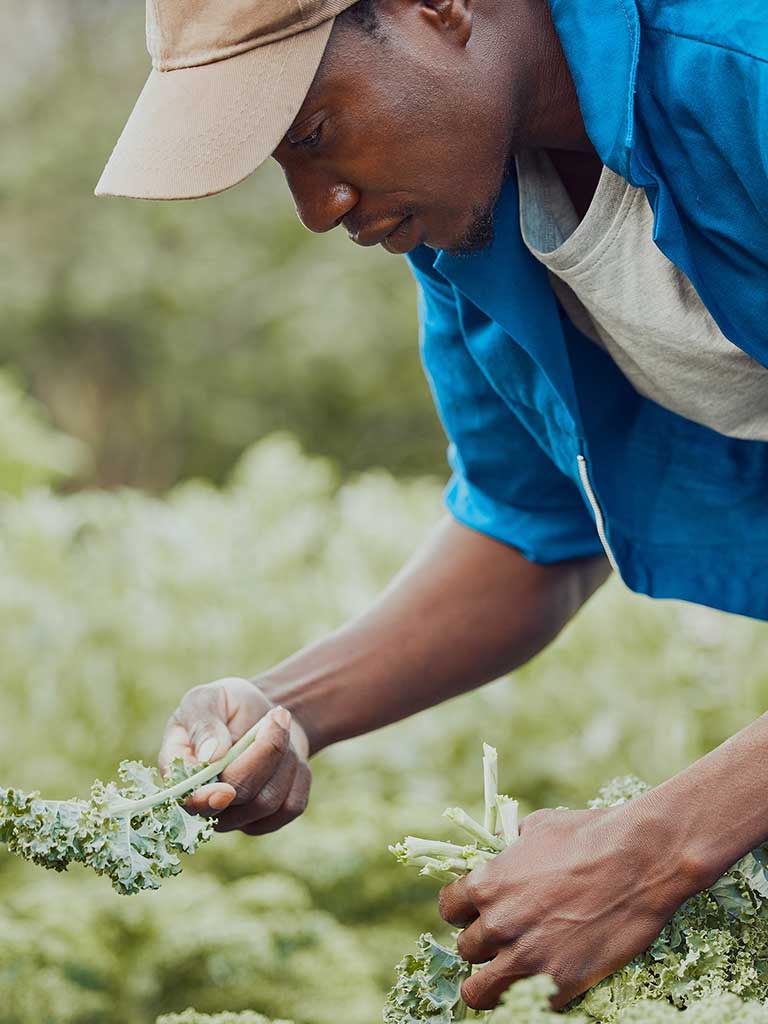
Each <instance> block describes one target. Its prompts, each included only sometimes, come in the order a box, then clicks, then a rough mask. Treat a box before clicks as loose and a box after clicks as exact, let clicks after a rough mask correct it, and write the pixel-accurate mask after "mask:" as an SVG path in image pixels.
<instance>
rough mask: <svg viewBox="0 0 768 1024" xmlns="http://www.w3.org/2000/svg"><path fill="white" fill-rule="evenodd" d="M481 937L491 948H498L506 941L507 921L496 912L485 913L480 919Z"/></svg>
mask: <svg viewBox="0 0 768 1024" xmlns="http://www.w3.org/2000/svg"><path fill="white" fill-rule="evenodd" d="M481 922H482V927H483V936H484V938H485V939H486V941H487V942H489V943H491V945H493V946H499V945H501V944H502V943H503V942H505V941H506V939H507V920H506V917H505V915H504V914H501V913H499V912H498V911H494V910H491V911H486V912H485V913H484V914H483V916H482V918H481Z"/></svg>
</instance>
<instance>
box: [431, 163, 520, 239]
mask: <svg viewBox="0 0 768 1024" xmlns="http://www.w3.org/2000/svg"><path fill="white" fill-rule="evenodd" d="M514 167H515V157H514V154H513V152H512V147H511V146H510V149H509V152H508V153H507V158H506V160H505V161H504V169H503V171H502V173H501V177H500V180H499V183H498V185H497V186H496V188H495V189H494V191H493V192H492V194H491V196H490V198H489V199H488V202H487V203H486V204H485V205H484V206H474V207H473V209H472V220H471V222H470V224H469V227H468V228H467V229H466V231H465V232H464V234H463V235H462V236H461V238H460V239H459V240H458V241H457V242H456V244H455V245H453V246H451V248H450V249H446V252H447V253H448V255H449V256H474V255H476V254H477V253H479V252H482V251H483V249H487V248H488V246H489V245H492V244H493V240H494V237H495V228H494V211H495V210H496V204H497V203H498V201H499V196H500V195H501V190H502V189H503V187H504V184H505V182H506V181H507V179H508V178H509V176H510V175H511V174H512V172H513V170H514Z"/></svg>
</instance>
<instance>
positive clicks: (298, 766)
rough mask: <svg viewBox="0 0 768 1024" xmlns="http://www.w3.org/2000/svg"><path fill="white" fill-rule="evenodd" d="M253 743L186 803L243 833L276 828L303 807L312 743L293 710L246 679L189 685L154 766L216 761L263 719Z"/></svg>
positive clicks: (221, 828) (221, 825) (226, 828)
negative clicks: (156, 764)
mask: <svg viewBox="0 0 768 1024" xmlns="http://www.w3.org/2000/svg"><path fill="white" fill-rule="evenodd" d="M265 717H266V719H267V721H266V722H265V725H264V728H263V730H262V731H261V732H260V733H259V735H258V736H257V738H256V739H255V740H254V742H253V743H252V744H251V746H250V747H249V748H248V749H247V750H246V751H245V752H244V753H243V754H241V755H240V757H238V758H237V759H236V760H235V761H233V762H232V764H231V765H230V766H229V767H228V768H227V769H226V771H225V772H224V773H223V774H222V776H221V778H220V780H219V781H218V782H215V783H210V784H209V785H207V786H202V787H201V788H200V789H198V790H197V791H196V792H195V793H193V794H192V796H190V797H189V799H188V801H187V807H188V808H189V809H190V810H192V811H197V812H198V813H200V814H211V813H213V814H216V815H217V816H218V819H219V823H218V826H217V828H218V830H219V831H221V832H231V831H233V830H234V829H240V830H241V831H242V832H245V833H246V834H247V835H251V836H253V835H263V834H264V833H266V832H274V831H276V830H277V829H279V828H282V827H283V826H284V825H287V824H288V823H289V822H290V821H293V819H294V818H297V817H298V816H299V815H300V814H301V813H302V812H303V810H304V808H305V807H306V805H307V800H308V798H309V789H310V784H311V779H312V775H311V772H310V769H309V765H308V764H307V756H308V751H309V745H308V743H307V738H306V736H305V734H304V730H303V729H302V728H301V726H300V725H299V724H298V722H296V721H295V720H294V719H292V717H291V713H290V712H289V711H288V710H287V709H286V708H282V707H275V705H274V704H273V703H272V702H271V701H270V700H269V699H268V698H267V697H266V696H265V695H264V694H263V693H262V692H261V691H260V690H259V689H258V687H257V686H255V685H254V684H253V683H249V682H248V680H246V679H219V680H217V681H216V682H214V683H207V684H206V685H204V686H196V687H195V688H194V689H192V690H189V692H188V693H186V694H185V696H184V697H183V698H182V701H181V703H180V704H179V706H178V707H177V708H176V710H175V711H174V712H173V714H172V715H171V717H170V718H169V720H168V724H167V725H166V727H165V733H164V735H163V742H162V747H161V749H160V755H159V758H158V760H159V764H160V769H161V771H166V770H167V768H168V766H169V765H170V763H171V762H172V761H173V760H175V759H176V758H178V757H180V758H182V759H183V760H184V761H185V762H186V763H188V764H194V763H195V762H198V761H215V760H217V759H218V758H220V757H223V756H224V754H226V752H227V751H228V750H229V748H230V747H231V746H232V744H233V743H234V742H235V741H236V740H238V739H239V738H240V737H241V736H242V735H243V733H245V732H247V730H248V729H250V727H251V726H252V725H254V723H256V722H258V721H259V720H260V719H262V718H265Z"/></svg>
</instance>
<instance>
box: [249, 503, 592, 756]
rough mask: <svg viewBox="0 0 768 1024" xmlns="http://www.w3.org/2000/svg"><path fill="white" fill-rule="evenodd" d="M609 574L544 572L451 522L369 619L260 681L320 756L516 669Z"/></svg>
mask: <svg viewBox="0 0 768 1024" xmlns="http://www.w3.org/2000/svg"><path fill="white" fill-rule="evenodd" d="M609 571H610V570H609V567H608V565H607V562H606V560H605V559H604V558H590V559H580V560H576V561H572V562H562V563H559V564H556V565H547V566H545V565H537V564H534V563H532V562H529V561H527V560H526V559H525V558H523V557H522V555H520V553H519V552H518V551H516V550H515V549H514V548H511V547H509V546H507V545H505V544H501V543H499V542H498V541H495V540H493V539H492V538H490V537H487V536H485V535H484V534H480V533H477V532H476V531H474V530H470V529H468V528H467V527H465V526H462V525H461V524H460V523H458V522H457V521H456V520H454V519H452V518H446V519H445V520H444V521H443V522H442V523H440V524H439V526H438V527H437V528H436V529H435V531H434V532H433V534H432V535H431V537H430V538H429V540H428V541H427V543H426V544H425V546H424V547H423V548H422V549H421V550H420V551H419V552H418V553H417V554H416V556H415V557H414V558H413V559H412V560H411V561H410V562H409V563H408V564H407V565H406V566H405V567H404V568H403V569H402V571H401V572H400V573H399V574H398V575H397V576H396V577H395V579H394V580H393V581H392V583H391V584H390V585H389V587H388V588H387V589H386V590H385V591H384V593H383V594H382V596H381V598H380V599H379V600H378V601H377V602H376V604H375V605H374V606H373V607H372V608H371V609H370V610H369V611H368V612H366V613H365V614H364V615H362V616H360V618H358V619H356V620H354V621H353V622H351V623H350V624H348V625H346V626H344V627H343V628H342V629H340V630H339V631H338V632H336V633H334V634H333V635H332V636H330V637H328V638H327V639H325V640H323V641H321V642H320V643H318V644H316V645H314V646H312V647H310V648H307V649H306V650H303V651H301V652H300V653H299V654H297V655H295V656H294V657H292V658H289V659H288V660H287V661H285V662H283V663H282V664H281V665H278V666H277V667H276V668H274V669H272V670H271V671H269V672H266V673H264V674H263V675H262V676H260V677H259V678H258V679H257V680H256V682H257V683H258V685H259V687H260V688H261V689H262V690H263V691H264V693H266V694H267V695H268V696H269V697H270V698H271V699H272V700H273V701H274V702H275V703H278V704H283V705H284V706H286V707H288V708H290V709H291V710H292V712H293V713H294V717H295V718H296V719H298V720H299V721H300V722H301V724H302V726H303V727H304V730H305V732H306V734H307V737H308V739H309V745H310V749H311V751H312V752H313V753H314V752H316V751H318V750H321V749H322V748H323V747H326V746H328V745H329V744H331V743H336V742H338V741H339V740H342V739H348V738H349V737H351V736H357V735H360V734H361V733H366V732H370V731H371V730H373V729H377V728H379V727H380V726H383V725H387V724H389V723H390V722H395V721H398V720H399V719H402V718H407V717H408V716H409V715H413V714H415V713H416V712H417V711H422V710H423V709H424V708H428V707H432V706H433V705H435V704H439V703H440V702H441V701H444V700H448V699H449V698H450V697H455V696H457V695H458V694H461V693H466V692H467V691H469V690H473V689H475V688H476V687H478V686H481V685H482V684H483V683H487V682H489V681H490V680H492V679H496V678H498V677H499V676H501V675H503V674H504V673H506V672H509V671H511V670H512V669H515V668H517V667H519V666H520V665H522V664H523V663H524V662H526V661H528V659H529V658H531V657H533V655H535V654H537V653H538V652H539V651H541V650H542V649H543V648H544V647H546V645H547V644H548V643H549V642H550V641H551V640H553V639H554V637H555V636H556V635H557V634H558V633H559V632H560V630H561V629H562V628H563V626H565V624H566V623H567V622H568V621H569V620H570V619H571V618H572V616H573V615H574V614H575V613H576V611H577V610H578V609H579V608H580V607H581V605H582V604H583V603H584V602H585V601H586V600H587V598H588V597H589V596H590V595H591V594H592V593H593V592H594V591H595V590H596V589H597V587H598V586H599V585H600V584H601V583H602V582H603V581H604V580H605V579H606V577H607V575H608V573H609Z"/></svg>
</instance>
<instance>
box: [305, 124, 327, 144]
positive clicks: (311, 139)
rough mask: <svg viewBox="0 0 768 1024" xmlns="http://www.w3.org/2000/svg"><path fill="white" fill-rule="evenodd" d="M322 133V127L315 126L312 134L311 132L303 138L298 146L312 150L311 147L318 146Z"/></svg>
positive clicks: (320, 125)
mask: <svg viewBox="0 0 768 1024" xmlns="http://www.w3.org/2000/svg"><path fill="white" fill-rule="evenodd" d="M322 131H323V126H322V124H319V125H318V126H317V128H315V130H314V131H313V132H311V133H310V134H309V135H307V136H305V138H303V139H302V140H301V142H300V143H299V145H300V146H303V147H304V148H306V149H312V147H313V146H316V145H317V144H318V142H319V141H320V136H321V134H322Z"/></svg>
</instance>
